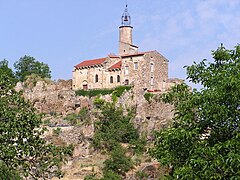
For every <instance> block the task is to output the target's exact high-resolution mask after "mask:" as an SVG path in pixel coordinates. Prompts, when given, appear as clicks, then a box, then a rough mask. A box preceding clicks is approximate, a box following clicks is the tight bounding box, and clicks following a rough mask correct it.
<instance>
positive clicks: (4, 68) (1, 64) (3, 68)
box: [0, 59, 16, 82]
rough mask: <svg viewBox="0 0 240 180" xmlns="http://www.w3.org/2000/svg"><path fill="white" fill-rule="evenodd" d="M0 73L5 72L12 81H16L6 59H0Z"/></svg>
mask: <svg viewBox="0 0 240 180" xmlns="http://www.w3.org/2000/svg"><path fill="white" fill-rule="evenodd" d="M0 73H1V74H3V73H4V74H6V75H7V76H8V77H9V78H11V80H12V81H13V82H16V78H15V75H14V73H13V71H12V69H11V68H9V67H8V61H7V60H6V59H4V60H2V61H0Z"/></svg>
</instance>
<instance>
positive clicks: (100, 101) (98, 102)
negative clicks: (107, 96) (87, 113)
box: [93, 97, 105, 108]
mask: <svg viewBox="0 0 240 180" xmlns="http://www.w3.org/2000/svg"><path fill="white" fill-rule="evenodd" d="M104 103H105V100H103V99H101V98H100V97H97V98H96V99H95V100H94V102H93V104H94V105H95V106H96V107H97V108H100V107H102V105H104Z"/></svg>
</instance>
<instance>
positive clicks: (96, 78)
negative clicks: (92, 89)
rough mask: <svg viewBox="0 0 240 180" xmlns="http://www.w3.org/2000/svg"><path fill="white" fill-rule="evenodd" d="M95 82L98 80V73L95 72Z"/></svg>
mask: <svg viewBox="0 0 240 180" xmlns="http://www.w3.org/2000/svg"><path fill="white" fill-rule="evenodd" d="M95 82H96V83H97V82H98V75H97V74H96V75H95Z"/></svg>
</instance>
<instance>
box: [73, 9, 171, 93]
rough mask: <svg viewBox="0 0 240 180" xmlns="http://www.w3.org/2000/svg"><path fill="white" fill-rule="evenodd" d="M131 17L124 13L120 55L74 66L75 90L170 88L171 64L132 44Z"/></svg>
mask: <svg viewBox="0 0 240 180" xmlns="http://www.w3.org/2000/svg"><path fill="white" fill-rule="evenodd" d="M132 31H133V27H132V26H131V17H130V15H129V13H128V8H127V5H126V8H125V10H124V12H123V15H122V18H121V26H120V27H119V53H118V55H112V54H110V55H107V56H106V57H103V58H97V59H92V60H85V61H82V62H81V63H79V64H77V65H76V66H74V70H73V81H72V82H73V83H72V86H73V87H72V88H73V89H74V90H78V89H84V90H88V89H104V88H114V87H116V86H120V85H132V86H134V87H136V88H142V89H145V90H149V91H165V90H166V89H167V88H168V86H169V83H170V81H169V79H168V60H167V59H166V58H165V57H164V56H162V55H161V54H160V53H159V52H157V51H155V50H152V51H147V52H139V51H138V46H136V45H134V44H133V42H132Z"/></svg>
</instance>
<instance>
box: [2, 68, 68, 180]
mask: <svg viewBox="0 0 240 180" xmlns="http://www.w3.org/2000/svg"><path fill="white" fill-rule="evenodd" d="M0 71H1V70H0ZM5 72H6V71H1V73H0V172H4V173H0V179H6V177H8V178H9V177H11V176H14V177H13V178H12V179H19V178H20V177H28V176H31V177H33V178H35V179H37V178H49V177H51V176H61V172H60V165H61V162H62V161H63V160H64V159H65V158H66V157H67V155H69V154H71V150H72V148H71V147H66V148H63V147H57V146H54V145H52V144H47V143H46V141H45V140H44V139H43V138H42V135H43V132H44V130H43V129H42V128H41V126H40V125H41V118H40V116H39V115H36V114H35V109H34V108H33V107H32V105H31V104H30V103H29V102H28V101H26V100H25V99H24V98H23V97H22V95H21V93H18V92H16V91H15V90H14V85H15V83H14V82H13V81H12V78H11V77H10V76H9V73H5Z"/></svg>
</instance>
